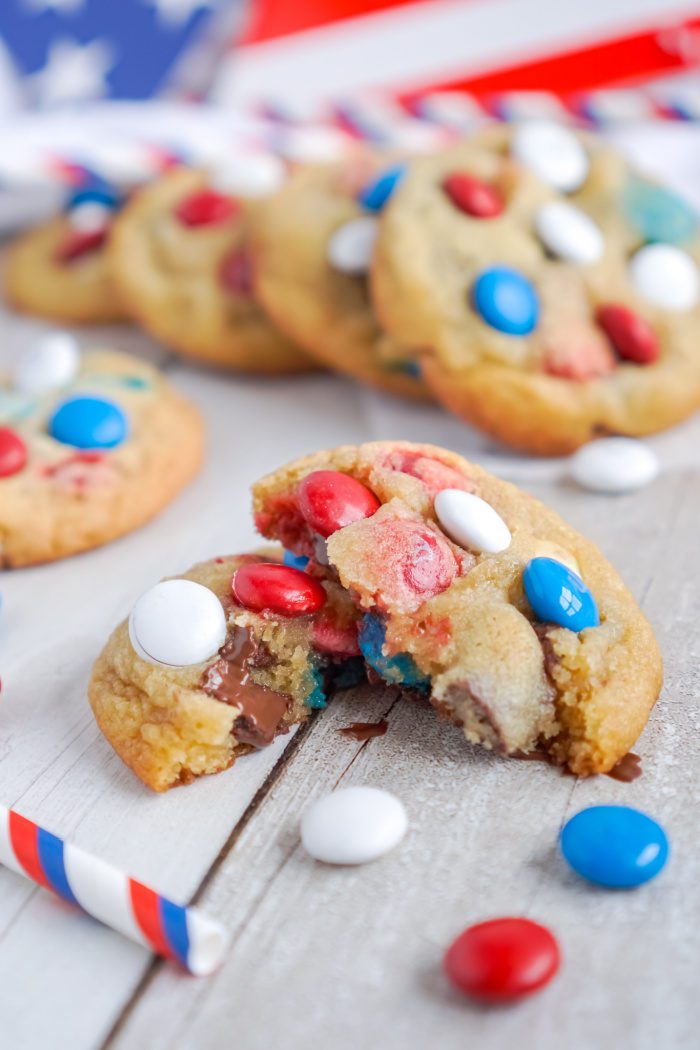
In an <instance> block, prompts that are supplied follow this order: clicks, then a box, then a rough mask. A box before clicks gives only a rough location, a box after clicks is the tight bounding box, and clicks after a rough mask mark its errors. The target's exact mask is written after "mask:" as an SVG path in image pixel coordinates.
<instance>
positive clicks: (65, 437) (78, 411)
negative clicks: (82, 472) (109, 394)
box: [48, 397, 129, 449]
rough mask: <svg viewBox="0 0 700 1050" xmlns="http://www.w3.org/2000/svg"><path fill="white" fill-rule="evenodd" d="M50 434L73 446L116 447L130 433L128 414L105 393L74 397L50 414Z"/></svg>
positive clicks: (91, 447) (55, 438)
mask: <svg viewBox="0 0 700 1050" xmlns="http://www.w3.org/2000/svg"><path fill="white" fill-rule="evenodd" d="M48 430H49V434H50V435H51V437H52V438H54V440H55V441H60V442H62V444H64V445H72V446H73V447H74V448H81V449H94V448H114V447H115V446H116V445H121V443H122V442H123V441H125V440H126V438H127V437H128V434H129V424H128V422H127V418H126V416H125V415H124V413H123V412H122V410H121V408H120V407H119V406H118V405H115V404H114V402H113V401H107V399H106V398H102V397H71V398H69V399H68V400H67V401H63V402H62V403H61V404H60V405H59V406H58V408H57V409H56V411H55V412H54V414H53V415H52V416H51V419H50V420H49V425H48Z"/></svg>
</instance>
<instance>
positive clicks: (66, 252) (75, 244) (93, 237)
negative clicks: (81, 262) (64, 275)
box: [55, 229, 107, 263]
mask: <svg viewBox="0 0 700 1050" xmlns="http://www.w3.org/2000/svg"><path fill="white" fill-rule="evenodd" d="M106 240H107V230H106V229H100V230H71V232H70V233H69V234H68V236H67V237H66V238H65V239H64V240H63V241H61V243H60V244H59V246H58V248H57V249H56V255H55V258H56V262H59V263H72V262H75V260H76V259H80V258H82V256H83V255H89V254H90V252H96V251H97V250H98V249H99V248H101V247H102V245H103V244H104V243H105V241H106Z"/></svg>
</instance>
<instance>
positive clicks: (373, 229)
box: [328, 216, 378, 275]
mask: <svg viewBox="0 0 700 1050" xmlns="http://www.w3.org/2000/svg"><path fill="white" fill-rule="evenodd" d="M377 233H378V226H377V220H376V219H373V218H371V217H370V216H363V217H362V218H360V219H351V220H350V222H346V223H344V224H343V225H342V226H339V227H338V229H337V230H336V231H335V233H334V234H333V235H332V237H331V239H330V240H329V242H328V261H329V263H330V264H331V266H333V267H335V269H336V270H340V271H341V273H349V274H353V275H354V274H363V273H367V271H368V270H369V267H370V263H371V262H372V252H373V251H374V242H375V241H376V239H377Z"/></svg>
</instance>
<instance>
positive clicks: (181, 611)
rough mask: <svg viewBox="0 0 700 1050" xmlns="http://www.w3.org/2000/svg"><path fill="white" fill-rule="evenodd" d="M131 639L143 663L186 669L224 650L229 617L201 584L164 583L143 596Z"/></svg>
mask: <svg viewBox="0 0 700 1050" xmlns="http://www.w3.org/2000/svg"><path fill="white" fill-rule="evenodd" d="M129 639H130V640H131V644H132V645H133V647H134V649H135V650H136V652H137V653H138V655H139V656H140V657H141V659H142V660H147V661H148V662H149V663H151V664H162V665H164V666H166V667H187V666H188V665H189V664H198V663H201V662H202V660H207V659H209V657H210V656H213V655H214V653H216V652H217V651H218V650H219V649H220V648H221V646H222V645H223V644H224V641H225V640H226V615H225V613H224V610H223V606H222V605H221V602H220V601H219V599H218V598H217V597H216V595H215V594H214V592H213V591H210V590H209V588H208V587H204V586H203V585H202V584H201V583H195V582H194V580H164V581H163V582H162V583H157V584H156V585H155V587H151V589H150V591H146V593H145V594H143V595H141V597H140V598H139V600H138V601H137V602H136V605H135V606H134V607H133V609H132V610H131V615H130V616H129Z"/></svg>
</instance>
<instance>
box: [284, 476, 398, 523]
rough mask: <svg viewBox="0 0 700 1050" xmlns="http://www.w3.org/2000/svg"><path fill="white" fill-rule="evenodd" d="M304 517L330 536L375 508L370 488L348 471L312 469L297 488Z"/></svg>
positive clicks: (372, 511)
mask: <svg viewBox="0 0 700 1050" xmlns="http://www.w3.org/2000/svg"><path fill="white" fill-rule="evenodd" d="M297 502H298V504H299V510H300V511H301V514H302V517H303V518H304V521H306V523H307V524H308V525H310V526H311V528H312V529H313V530H314V532H318V533H319V534H320V535H321V536H332V534H333V533H334V532H337V531H338V529H343V528H345V526H346V525H351V524H352V523H353V521H361V520H362V518H369V517H371V515H372V514H374V512H375V511H377V510H379V500H378V499H377V497H376V496H375V495H374V493H373V492H370V490H369V489H368V488H367V487H366V486H365V485H363V484H362V482H361V481H356V479H355V478H352V477H350V475H349V474H341V473H340V471H337V470H316V471H314V472H313V474H307V475H306V477H305V478H304V480H303V481H302V482H301V484H300V485H299V488H298V490H297Z"/></svg>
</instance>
